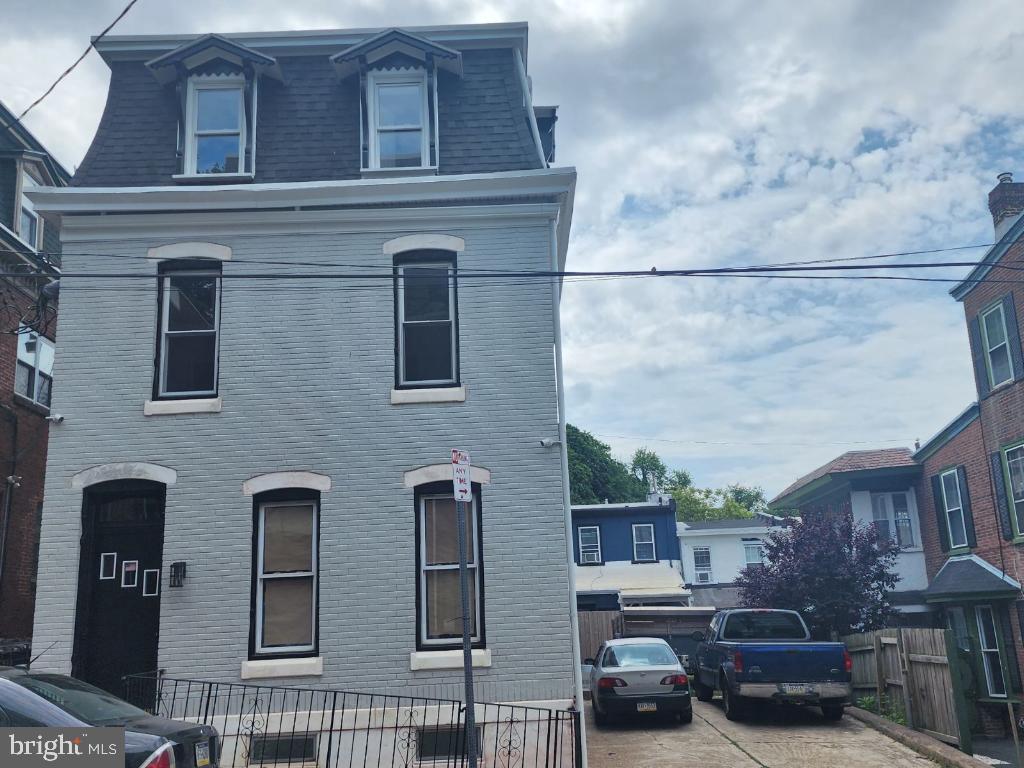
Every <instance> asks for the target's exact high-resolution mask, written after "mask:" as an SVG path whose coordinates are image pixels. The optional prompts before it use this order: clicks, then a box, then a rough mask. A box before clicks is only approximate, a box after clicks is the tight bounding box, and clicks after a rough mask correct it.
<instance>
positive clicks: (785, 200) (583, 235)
mask: <svg viewBox="0 0 1024 768" xmlns="http://www.w3.org/2000/svg"><path fill="white" fill-rule="evenodd" d="M123 4H124V0H31V1H30V2H28V1H26V0H5V2H4V9H5V10H4V17H5V18H4V26H5V33H4V35H3V36H2V38H0V99H2V100H3V101H4V102H5V103H6V104H7V105H8V106H9V107H10V108H12V109H13V110H15V111H20V110H21V109H23V108H24V107H26V106H27V105H28V104H29V103H30V102H31V101H33V100H34V99H35V98H36V97H37V96H38V95H39V94H41V93H42V92H43V91H44V90H45V88H46V87H47V86H48V85H49V84H50V83H51V82H52V81H53V79H54V78H55V77H56V76H57V75H58V74H59V73H60V72H61V71H62V70H63V69H64V68H65V67H66V66H67V65H68V64H70V63H71V62H72V61H73V60H74V59H75V58H76V57H77V56H78V55H79V54H80V53H81V51H82V50H83V49H84V47H85V45H86V44H87V42H88V36H89V35H91V34H95V33H97V32H99V31H100V30H101V29H102V28H103V27H105V26H106V25H107V24H108V23H109V22H110V21H111V20H112V19H113V18H114V17H115V16H116V15H117V13H118V12H119V11H120V10H121V8H122V6H123ZM499 21H528V22H529V24H530V44H529V62H528V67H529V72H530V75H531V78H532V82H533V89H534V103H535V104H544V105H546V104H557V105H558V107H559V110H558V114H559V121H558V125H557V145H558V149H557V163H556V164H557V165H572V166H575V167H576V168H577V171H578V174H579V181H578V187H577V197H576V207H575V214H574V220H573V234H572V239H571V243H570V251H569V261H568V268H569V269H573V270H606V269H649V268H651V267H657V268H658V269H661V270H664V269H669V268H692V267H719V266H741V265H749V264H766V263H779V262H790V261H805V260H812V259H823V258H846V257H855V256H866V255H873V254H880V253H893V252H903V251H911V250H923V249H930V248H948V247H953V246H962V245H970V244H985V243H990V242H991V241H992V220H991V217H990V215H989V213H988V209H987V194H988V192H989V190H990V189H991V188H992V186H993V185H994V184H995V181H996V176H997V174H998V173H999V172H1001V171H1015V170H1016V171H1019V172H1020V173H1019V175H1018V178H1021V179H1024V167H1021V166H1024V123H1022V120H1021V118H1022V113H1024V99H1022V98H1021V93H1020V88H1019V84H1018V83H1019V79H1020V77H1019V75H1020V72H1022V71H1024V3H1020V2H1019V0H1017V1H1013V0H986V2H984V3H979V2H975V1H973V0H966V1H965V2H954V1H952V0H934V1H933V2H929V3H927V4H925V3H916V2H910V1H909V0H904V1H903V2H892V0H883V1H873V0H860V2H853V1H852V0H828V2H824V0H822V1H820V2H818V3H815V4H811V3H799V4H797V3H791V2H772V1H770V0H769V1H768V2H764V1H759V2H754V1H750V2H730V1H729V0H718V1H717V2H715V3H707V2H695V1H694V2H682V1H681V0H667V1H665V2H659V1H658V0H630V2H619V1H616V2H611V1H607V2H602V1H601V0H506V1H504V2H500V1H497V0H420V1H419V2H415V3H413V2H394V1H392V2H389V1H388V0H354V1H353V0H349V1H348V2H345V3H338V2H328V1H326V0H293V2H288V3H281V2H279V0H246V2H245V3H238V2H235V1H234V0H231V1H229V0H202V1H201V2H200V1H198V0H176V1H175V2H173V3H168V2H165V1H163V0H159V1H158V0H139V2H138V4H137V5H136V6H135V7H134V8H133V9H132V10H131V12H130V13H129V14H128V15H127V16H126V17H125V19H124V20H123V21H122V22H121V23H120V24H119V25H118V27H117V28H116V30H115V31H114V34H131V33H137V34H143V33H166V32H192V33H197V34H199V33H205V32H231V31H245V30H276V29H316V28H342V27H390V26H407V25H418V24H446V23H479V22H499ZM106 84H107V68H106V66H105V64H104V63H103V62H102V60H100V58H99V57H98V56H97V55H96V54H95V52H93V53H92V54H90V56H89V57H88V58H87V59H86V60H85V61H84V62H83V63H82V65H81V66H80V67H79V68H78V69H77V70H76V71H75V72H74V73H73V74H72V75H71V76H70V77H69V78H67V80H65V82H64V83H62V84H61V85H60V86H59V87H58V89H57V90H56V91H55V92H54V93H53V94H52V95H51V96H50V97H49V98H48V99H47V100H46V101H45V102H43V104H42V105H41V106H40V107H38V108H37V109H36V110H34V111H33V113H32V114H30V115H29V117H28V118H27V120H26V124H27V125H28V126H29V128H30V129H31V130H32V131H33V132H34V133H35V134H36V136H37V137H38V138H39V139H40V140H41V141H43V143H44V144H45V145H47V146H48V147H49V149H50V150H51V151H52V152H53V153H54V154H55V155H56V156H57V158H58V159H59V160H60V161H62V162H63V163H64V164H65V165H67V166H68V168H69V169H73V168H74V167H75V165H76V164H77V163H78V162H79V161H80V160H81V158H82V156H83V155H84V153H85V151H86V149H87V147H88V145H89V142H90V140H91V138H92V135H93V132H94V130H95V128H96V125H97V123H98V121H99V116H100V113H101V111H102V109H103V103H104V99H105V93H106ZM983 253H984V249H983V248H979V249H978V250H970V251H965V252H954V253H952V254H941V253H940V254H928V255H924V256H918V257H913V258H914V259H915V260H928V261H949V260H954V261H968V260H972V259H978V258H980V257H981V256H982V254H983ZM906 258H909V257H905V258H904V260H906ZM897 260H898V259H897ZM966 271H967V270H966V269H964V268H949V269H948V270H932V271H930V272H929V273H928V274H929V276H947V277H960V276H962V275H964V274H966ZM949 287H950V286H949V285H948V284H944V283H909V282H906V283H904V282H893V281H864V280H854V281H850V280H841V281H840V280H835V281H833V280H765V279H749V278H748V279H744V278H688V279H678V280H677V279H670V278H661V279H646V278H645V279H633V280H607V281H604V280H600V281H585V282H578V283H569V284H567V285H566V288H565V292H564V297H563V302H562V313H563V319H562V329H563V340H564V354H565V366H566V369H565V376H566V398H567V412H568V418H569V421H570V422H571V423H573V424H576V425H577V426H579V427H581V428H583V429H586V430H588V431H590V432H592V433H594V434H595V435H597V436H598V437H599V438H601V439H602V440H604V441H605V442H607V443H609V444H610V445H611V446H612V448H613V452H614V453H615V455H617V456H619V457H621V458H628V456H629V455H630V454H631V453H632V451H633V450H635V449H636V448H637V447H639V446H647V447H649V448H651V449H653V450H655V451H657V452H658V453H659V455H661V457H662V458H663V459H664V460H665V462H666V463H667V464H668V465H669V466H670V467H672V468H686V469H688V470H690V471H691V473H692V474H693V476H694V479H695V481H696V482H697V484H698V485H701V486H713V487H718V486H722V485H726V484H729V483H744V484H750V485H759V486H762V487H763V488H764V489H765V490H766V491H767V492H768V493H769V495H772V494H774V493H776V492H777V491H779V490H780V489H782V488H783V487H785V486H786V485H788V484H789V483H790V482H791V481H792V480H794V479H795V478H796V477H797V476H799V475H802V474H804V473H806V472H808V471H810V470H811V469H813V468H814V467H816V466H818V465H820V464H822V463H824V462H826V461H828V460H829V459H831V458H833V457H834V456H837V455H838V454H840V453H843V452H844V451H846V450H855V449H865V448H873V447H895V446H908V447H912V446H913V443H914V441H915V439H920V440H921V441H922V442H923V441H925V440H927V439H928V438H929V437H931V436H932V435H933V434H934V433H935V432H937V431H938V430H939V429H941V428H942V427H943V426H944V425H945V424H947V423H948V422H949V421H951V420H952V419H953V418H954V417H955V416H956V415H957V414H958V413H960V412H961V411H962V410H963V409H964V408H965V407H967V405H969V404H970V403H971V402H972V401H973V400H974V399H975V396H976V395H975V391H974V384H973V378H972V374H971V363H970V355H969V351H968V346H967V333H966V328H965V324H964V321H963V309H962V306H961V305H960V304H959V303H957V302H956V301H955V300H954V299H952V297H950V296H949V295H948V289H949Z"/></svg>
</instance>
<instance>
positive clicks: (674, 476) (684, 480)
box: [665, 469, 693, 492]
mask: <svg viewBox="0 0 1024 768" xmlns="http://www.w3.org/2000/svg"><path fill="white" fill-rule="evenodd" d="M691 485H693V476H692V475H691V474H690V473H689V472H687V471H686V470H685V469H674V470H672V472H671V473H670V474H669V476H668V479H667V480H666V481H665V489H666V490H668V491H670V492H671V491H674V490H676V489H681V488H689V487H690V486H691Z"/></svg>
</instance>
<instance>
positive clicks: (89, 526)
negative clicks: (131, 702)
mask: <svg viewBox="0 0 1024 768" xmlns="http://www.w3.org/2000/svg"><path fill="white" fill-rule="evenodd" d="M165 492H166V488H165V486H164V485H163V484H162V483H154V482H149V481H144V480H123V481H122V480H119V481H114V482H110V483H101V484H98V485H94V486H90V487H89V488H87V489H86V491H85V495H84V498H83V509H82V555H81V561H80V563H79V570H78V606H77V610H76V615H75V649H74V655H73V658H72V674H74V676H75V677H79V678H81V679H82V680H85V681H87V682H90V683H92V684H93V685H96V686H99V687H100V688H103V689H104V690H107V691H110V692H111V693H113V694H115V695H118V696H122V695H124V683H123V681H122V678H123V677H124V676H125V675H130V674H135V673H139V672H152V671H154V670H156V668H157V650H158V647H159V639H160V592H161V591H162V587H163V578H162V575H163V574H162V564H161V560H162V555H163V546H164V497H165Z"/></svg>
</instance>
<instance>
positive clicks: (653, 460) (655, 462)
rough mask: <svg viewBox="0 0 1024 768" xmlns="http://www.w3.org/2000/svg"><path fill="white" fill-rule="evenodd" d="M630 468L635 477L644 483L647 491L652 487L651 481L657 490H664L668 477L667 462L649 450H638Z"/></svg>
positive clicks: (634, 454)
mask: <svg viewBox="0 0 1024 768" xmlns="http://www.w3.org/2000/svg"><path fill="white" fill-rule="evenodd" d="M629 468H630V470H631V471H632V472H633V477H635V478H636V479H637V480H639V481H640V482H642V483H643V484H644V488H647V489H649V488H650V487H651V481H653V482H654V486H655V488H663V487H664V485H665V478H667V477H668V467H666V466H665V462H663V461H662V460H661V457H660V456H658V454H656V453H655V452H654V451H652V450H650V449H649V448H637V449H636V451H635V452H634V453H633V459H632V461H631V462H630V465H629Z"/></svg>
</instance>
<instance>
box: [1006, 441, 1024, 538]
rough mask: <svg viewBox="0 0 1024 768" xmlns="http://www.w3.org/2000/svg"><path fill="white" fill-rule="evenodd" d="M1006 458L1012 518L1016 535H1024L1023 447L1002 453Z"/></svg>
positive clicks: (1019, 446)
mask: <svg viewBox="0 0 1024 768" xmlns="http://www.w3.org/2000/svg"><path fill="white" fill-rule="evenodd" d="M1003 455H1004V456H1005V458H1006V472H1007V474H1008V475H1009V477H1010V488H1009V491H1010V500H1011V501H1012V502H1013V516H1014V520H1015V522H1016V526H1017V535H1018V536H1021V535H1024V445H1018V446H1017V447H1016V448H1010V449H1008V450H1007V451H1005V452H1004V453H1003Z"/></svg>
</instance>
